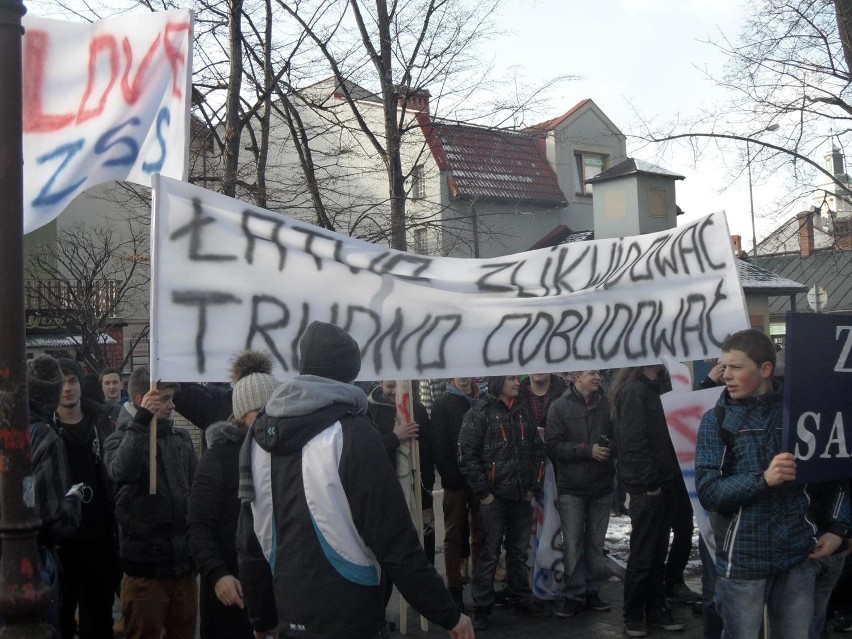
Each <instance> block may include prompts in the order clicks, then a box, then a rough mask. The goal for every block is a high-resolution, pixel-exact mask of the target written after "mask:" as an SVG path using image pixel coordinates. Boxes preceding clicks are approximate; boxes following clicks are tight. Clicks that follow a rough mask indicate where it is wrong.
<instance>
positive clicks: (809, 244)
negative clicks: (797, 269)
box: [796, 211, 814, 257]
mask: <svg viewBox="0 0 852 639" xmlns="http://www.w3.org/2000/svg"><path fill="white" fill-rule="evenodd" d="M796 221H798V223H799V253H800V254H801V256H802V257H809V256H810V254H811V253H812V252H813V250H814V218H813V213H812V212H811V211H802V212H801V213H796Z"/></svg>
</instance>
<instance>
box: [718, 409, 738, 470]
mask: <svg viewBox="0 0 852 639" xmlns="http://www.w3.org/2000/svg"><path fill="white" fill-rule="evenodd" d="M713 413H714V414H715V415H716V427H717V428H718V429H719V437H720V438H721V440H722V443H724V444H725V456H724V458H723V459H722V469H721V470H722V475H723V476H724V475H730V474H731V467H732V466H733V464H734V444H735V443H736V436H735V435H734V434H733V433H732V432H731V431H729V430H725V429H724V428H722V426H723V424H724V423H725V407H724V406H722V405H720V404H716V405H715V406H714V407H713Z"/></svg>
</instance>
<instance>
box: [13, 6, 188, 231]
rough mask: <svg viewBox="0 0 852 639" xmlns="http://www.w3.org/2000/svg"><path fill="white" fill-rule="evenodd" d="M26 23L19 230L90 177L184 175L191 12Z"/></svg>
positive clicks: (90, 182)
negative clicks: (21, 223) (81, 21)
mask: <svg viewBox="0 0 852 639" xmlns="http://www.w3.org/2000/svg"><path fill="white" fill-rule="evenodd" d="M23 24H24V28H25V34H24V42H23V76H24V82H23V143H24V232H25V233H29V232H30V231H33V230H35V229H37V228H39V227H40V226H43V225H44V224H47V223H48V222H50V221H51V220H52V219H54V218H55V217H56V216H57V215H59V214H60V213H61V212H62V210H63V209H64V208H65V206H66V205H67V204H68V203H69V202H71V200H72V199H74V197H75V196H76V195H77V194H79V193H81V192H82V191H83V190H85V189H86V188H88V187H90V186H94V185H95V184H100V183H102V182H107V181H110V180H129V181H131V182H136V183H138V184H142V185H145V186H150V184H151V175H153V174H154V173H162V174H163V175H168V176H170V177H174V178H177V179H186V173H187V157H188V140H189V135H188V131H189V103H190V97H191V95H190V92H191V75H192V60H191V54H192V14H191V12H189V11H186V10H174V11H163V12H158V13H144V14H140V15H132V16H124V17H119V18H107V19H104V20H98V21H97V22H93V23H91V24H77V23H72V22H62V21H58V20H47V19H44V18H36V17H32V16H25V17H24V19H23Z"/></svg>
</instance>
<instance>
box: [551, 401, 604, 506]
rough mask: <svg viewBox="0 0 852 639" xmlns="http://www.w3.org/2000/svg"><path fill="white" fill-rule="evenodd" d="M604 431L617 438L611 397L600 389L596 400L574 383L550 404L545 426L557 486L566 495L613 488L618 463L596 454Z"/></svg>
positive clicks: (594, 494)
mask: <svg viewBox="0 0 852 639" xmlns="http://www.w3.org/2000/svg"><path fill="white" fill-rule="evenodd" d="M601 435H604V436H605V437H607V438H608V439H609V440H612V439H613V438H614V433H613V427H612V420H611V419H610V406H609V398H608V397H607V396H606V395H604V394H603V393H602V392H600V391H598V392H597V393H595V394H594V396H593V397H592V401H591V403H589V404H586V400H585V398H584V397H583V396H582V395H581V394H580V393H578V392H577V391H576V390H575V389H574V386H573V385H572V386H571V387H570V388H569V389H568V390H567V391H566V392H565V394H564V395H562V396H561V397H559V398H558V399H556V400H555V401H554V402H553V404H551V406H550V411H549V412H548V414H547V426H546V428H545V438H544V439H545V442H546V444H547V454H548V456H549V457H550V459H551V461H552V462H553V465H554V466H555V468H556V490H557V492H558V493H559V494H560V495H562V494H564V495H575V496H578V497H599V496H601V495H605V494H607V493H610V492H612V480H613V478H614V477H615V466H614V465H613V463H612V459H608V460H607V461H605V462H599V461H595V460H594V459H593V458H592V446H593V445H594V444H599V443H600V438H601Z"/></svg>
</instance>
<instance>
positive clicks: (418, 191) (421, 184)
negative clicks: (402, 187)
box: [411, 164, 426, 200]
mask: <svg viewBox="0 0 852 639" xmlns="http://www.w3.org/2000/svg"><path fill="white" fill-rule="evenodd" d="M424 197H426V180H425V178H424V176H423V165H422V164H418V165H417V166H415V167H414V168H413V169H412V170H411V199H413V200H422V199H423V198H424Z"/></svg>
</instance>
